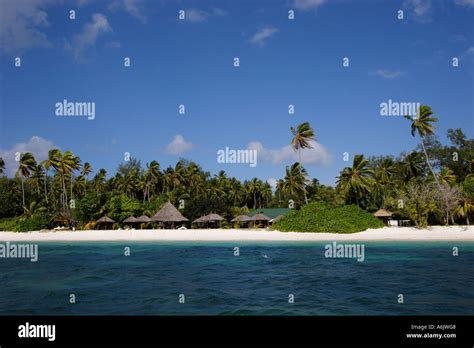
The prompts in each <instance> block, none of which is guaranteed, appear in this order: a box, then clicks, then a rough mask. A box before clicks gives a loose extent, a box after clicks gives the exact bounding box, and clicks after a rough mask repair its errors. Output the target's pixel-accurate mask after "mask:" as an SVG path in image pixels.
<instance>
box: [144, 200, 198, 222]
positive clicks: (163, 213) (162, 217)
mask: <svg viewBox="0 0 474 348" xmlns="http://www.w3.org/2000/svg"><path fill="white" fill-rule="evenodd" d="M151 221H154V222H158V223H159V224H160V226H162V227H171V228H174V226H175V224H177V223H183V222H187V221H189V220H188V219H186V218H185V217H184V216H183V215H181V213H180V212H179V210H178V209H176V208H175V206H174V205H173V204H171V203H170V202H168V203H166V204H165V205H164V206H163V207H162V208H161V209H160V210H159V211H158V212H157V213H156V214H155V215H153V217H152V218H151Z"/></svg>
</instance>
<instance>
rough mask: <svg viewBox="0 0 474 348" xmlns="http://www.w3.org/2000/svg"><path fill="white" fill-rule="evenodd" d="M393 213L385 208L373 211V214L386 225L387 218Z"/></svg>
mask: <svg viewBox="0 0 474 348" xmlns="http://www.w3.org/2000/svg"><path fill="white" fill-rule="evenodd" d="M392 215H393V213H391V212H389V211H387V210H385V209H379V210H377V211H376V212H375V213H374V216H375V217H376V218H377V219H380V220H382V222H383V223H384V224H385V225H388V220H389V219H390V217H391V216H392Z"/></svg>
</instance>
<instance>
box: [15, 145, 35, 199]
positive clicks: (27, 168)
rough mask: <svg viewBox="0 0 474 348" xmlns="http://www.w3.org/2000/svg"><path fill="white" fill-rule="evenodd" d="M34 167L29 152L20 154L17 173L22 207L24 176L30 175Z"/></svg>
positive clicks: (33, 160)
mask: <svg viewBox="0 0 474 348" xmlns="http://www.w3.org/2000/svg"><path fill="white" fill-rule="evenodd" d="M35 167H36V160H35V157H34V156H33V154H32V153H31V152H25V153H23V154H21V155H20V162H19V165H18V170H17V175H18V176H19V177H20V179H21V191H22V196H23V208H25V207H26V203H25V178H28V177H30V175H31V172H32V171H34V169H35Z"/></svg>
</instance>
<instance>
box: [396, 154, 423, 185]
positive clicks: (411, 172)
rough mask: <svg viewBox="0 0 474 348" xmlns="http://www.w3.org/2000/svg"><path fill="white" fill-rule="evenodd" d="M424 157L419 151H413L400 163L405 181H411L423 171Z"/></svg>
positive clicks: (401, 174) (401, 173)
mask: <svg viewBox="0 0 474 348" xmlns="http://www.w3.org/2000/svg"><path fill="white" fill-rule="evenodd" d="M422 162H423V159H422V158H421V155H420V154H419V153H418V152H412V153H410V154H408V155H406V156H405V157H404V158H403V161H402V162H401V163H400V173H399V174H400V176H401V177H402V180H404V181H405V182H408V181H410V179H412V178H417V177H418V176H420V175H421V173H422V172H423V167H422Z"/></svg>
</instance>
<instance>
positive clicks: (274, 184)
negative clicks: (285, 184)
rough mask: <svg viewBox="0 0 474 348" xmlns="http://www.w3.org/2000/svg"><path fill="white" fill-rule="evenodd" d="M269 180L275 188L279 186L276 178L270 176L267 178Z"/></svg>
mask: <svg viewBox="0 0 474 348" xmlns="http://www.w3.org/2000/svg"><path fill="white" fill-rule="evenodd" d="M267 182H268V183H269V184H270V186H271V187H272V189H273V190H275V189H276V186H277V179H275V178H268V179H267Z"/></svg>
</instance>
